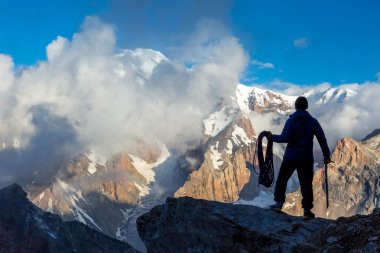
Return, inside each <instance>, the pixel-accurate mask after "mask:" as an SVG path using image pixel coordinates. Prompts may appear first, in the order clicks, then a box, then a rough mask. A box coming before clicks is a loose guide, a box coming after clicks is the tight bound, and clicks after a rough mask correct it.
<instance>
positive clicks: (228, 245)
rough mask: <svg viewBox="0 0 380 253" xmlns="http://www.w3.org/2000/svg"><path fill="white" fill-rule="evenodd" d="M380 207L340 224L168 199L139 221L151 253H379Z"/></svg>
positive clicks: (208, 203) (338, 221) (228, 205)
mask: <svg viewBox="0 0 380 253" xmlns="http://www.w3.org/2000/svg"><path fill="white" fill-rule="evenodd" d="M379 220H380V209H376V210H375V211H374V212H373V213H372V214H371V215H369V216H355V217H351V218H341V219H339V220H337V221H329V220H324V219H314V220H309V221H304V220H303V219H302V218H301V217H293V216H289V215H287V214H281V213H276V212H273V211H270V210H265V209H261V208H258V207H254V206H245V205H231V204H224V203H218V202H211V201H205V200H195V199H192V198H187V197H185V198H179V199H172V198H169V199H167V201H166V203H165V204H164V205H160V206H157V207H155V208H153V209H152V210H151V211H149V212H148V213H146V214H144V215H142V216H141V217H140V218H139V219H138V220H137V226H138V229H139V234H140V236H141V238H142V239H143V241H144V242H145V243H146V246H147V248H148V251H149V252H378V251H377V250H380V222H379Z"/></svg>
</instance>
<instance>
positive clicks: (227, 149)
mask: <svg viewBox="0 0 380 253" xmlns="http://www.w3.org/2000/svg"><path fill="white" fill-rule="evenodd" d="M233 147H234V145H233V144H232V141H231V140H228V141H227V145H226V149H225V151H226V153H227V154H229V155H232V149H233Z"/></svg>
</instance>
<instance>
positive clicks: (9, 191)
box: [0, 183, 27, 200]
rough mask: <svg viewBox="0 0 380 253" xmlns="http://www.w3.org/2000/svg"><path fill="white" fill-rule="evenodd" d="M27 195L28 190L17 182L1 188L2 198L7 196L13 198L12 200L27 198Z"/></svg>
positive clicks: (0, 196) (0, 194)
mask: <svg viewBox="0 0 380 253" xmlns="http://www.w3.org/2000/svg"><path fill="white" fill-rule="evenodd" d="M26 196H27V194H26V192H25V191H24V190H23V189H22V187H21V186H20V185H19V184H17V183H13V184H11V185H9V186H7V187H5V188H3V189H1V190H0V198H1V199H3V198H7V199H12V200H16V199H17V200H19V199H21V200H27V198H26Z"/></svg>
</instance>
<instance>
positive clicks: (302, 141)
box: [267, 97, 331, 219]
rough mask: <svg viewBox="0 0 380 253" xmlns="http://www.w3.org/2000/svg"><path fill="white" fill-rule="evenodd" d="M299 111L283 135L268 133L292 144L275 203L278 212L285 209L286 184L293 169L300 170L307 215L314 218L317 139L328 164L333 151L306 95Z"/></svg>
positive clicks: (283, 166)
mask: <svg viewBox="0 0 380 253" xmlns="http://www.w3.org/2000/svg"><path fill="white" fill-rule="evenodd" d="M295 108H296V112H295V113H293V114H291V115H290V116H289V119H288V120H287V121H286V123H285V126H284V129H283V130H282V133H281V134H280V135H276V134H272V133H271V132H267V137H268V138H272V140H273V142H277V143H288V145H287V146H286V150H285V154H284V158H283V161H282V164H281V167H280V172H279V174H278V178H277V181H276V186H275V190H274V200H275V202H276V204H274V205H272V206H271V209H272V210H274V211H281V209H282V205H283V204H284V202H285V191H286V185H287V183H288V180H289V178H290V177H291V176H292V174H293V172H294V171H295V170H297V174H298V179H299V182H300V186H301V193H302V207H303V209H304V218H305V219H311V218H314V217H315V214H314V213H313V212H312V211H311V209H312V208H313V201H314V199H313V175H314V157H313V139H314V136H316V137H317V140H318V142H319V145H320V146H321V149H322V153H323V156H324V163H325V164H328V163H330V162H331V159H330V150H329V147H328V145H327V141H326V137H325V134H324V132H323V129H322V127H321V125H320V124H319V122H318V121H317V120H316V119H315V118H313V117H312V116H311V115H310V114H309V112H308V111H307V108H308V102H307V99H306V98H305V97H298V98H297V99H296V102H295Z"/></svg>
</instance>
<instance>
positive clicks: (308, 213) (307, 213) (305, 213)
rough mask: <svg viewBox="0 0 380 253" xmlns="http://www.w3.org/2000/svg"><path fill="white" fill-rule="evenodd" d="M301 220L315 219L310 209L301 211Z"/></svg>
mask: <svg viewBox="0 0 380 253" xmlns="http://www.w3.org/2000/svg"><path fill="white" fill-rule="evenodd" d="M303 218H304V219H305V220H310V219H314V218H315V214H314V213H313V212H312V211H311V210H310V209H305V210H304V211H303Z"/></svg>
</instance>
